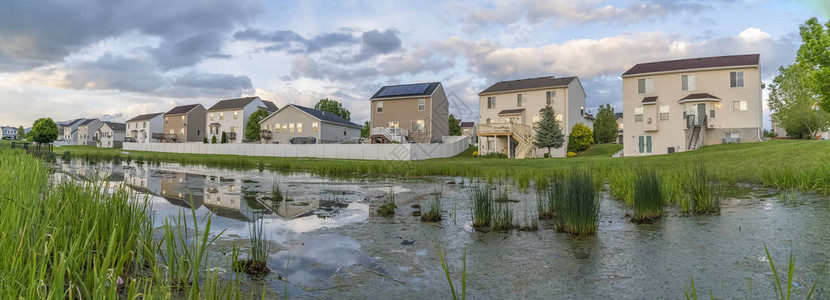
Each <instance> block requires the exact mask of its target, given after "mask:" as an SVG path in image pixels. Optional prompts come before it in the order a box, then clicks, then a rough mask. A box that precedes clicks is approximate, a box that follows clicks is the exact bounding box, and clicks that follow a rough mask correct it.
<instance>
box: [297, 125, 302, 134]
mask: <svg viewBox="0 0 830 300" xmlns="http://www.w3.org/2000/svg"><path fill="white" fill-rule="evenodd" d="M297 133H303V123H297Z"/></svg>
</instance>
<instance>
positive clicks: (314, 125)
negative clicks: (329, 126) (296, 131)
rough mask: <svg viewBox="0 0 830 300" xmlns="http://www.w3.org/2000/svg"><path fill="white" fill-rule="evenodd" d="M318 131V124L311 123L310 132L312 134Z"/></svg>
mask: <svg viewBox="0 0 830 300" xmlns="http://www.w3.org/2000/svg"><path fill="white" fill-rule="evenodd" d="M319 130H320V123H317V122H311V131H312V132H317V131H319Z"/></svg>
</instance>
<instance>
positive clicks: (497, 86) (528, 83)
mask: <svg viewBox="0 0 830 300" xmlns="http://www.w3.org/2000/svg"><path fill="white" fill-rule="evenodd" d="M576 78H577V77H576V76H569V77H559V78H556V77H553V76H545V77H536V78H527V79H519V80H509V81H499V82H496V83H494V84H493V85H491V86H490V87H488V88H486V89H485V90H483V91H481V93H478V94H479V95H484V94H493V93H500V92H507V91H518V90H530V89H541V88H552V87H560V86H566V85H568V84H570V83H571V81H573V80H574V79H576Z"/></svg>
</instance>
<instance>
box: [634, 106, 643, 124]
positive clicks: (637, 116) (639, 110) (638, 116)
mask: <svg viewBox="0 0 830 300" xmlns="http://www.w3.org/2000/svg"><path fill="white" fill-rule="evenodd" d="M634 122H643V107H635V108H634Z"/></svg>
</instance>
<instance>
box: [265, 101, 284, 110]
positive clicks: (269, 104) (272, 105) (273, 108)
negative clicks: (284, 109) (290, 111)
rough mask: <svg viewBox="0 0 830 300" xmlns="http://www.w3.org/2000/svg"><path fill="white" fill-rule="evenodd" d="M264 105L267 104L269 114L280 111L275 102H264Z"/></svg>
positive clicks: (266, 108)
mask: <svg viewBox="0 0 830 300" xmlns="http://www.w3.org/2000/svg"><path fill="white" fill-rule="evenodd" d="M262 103H264V104H265V110H267V111H268V112H275V111H278V110H280V109H279V107H277V105H276V104H274V102H271V101H265V100H262Z"/></svg>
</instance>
